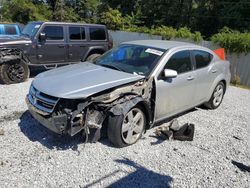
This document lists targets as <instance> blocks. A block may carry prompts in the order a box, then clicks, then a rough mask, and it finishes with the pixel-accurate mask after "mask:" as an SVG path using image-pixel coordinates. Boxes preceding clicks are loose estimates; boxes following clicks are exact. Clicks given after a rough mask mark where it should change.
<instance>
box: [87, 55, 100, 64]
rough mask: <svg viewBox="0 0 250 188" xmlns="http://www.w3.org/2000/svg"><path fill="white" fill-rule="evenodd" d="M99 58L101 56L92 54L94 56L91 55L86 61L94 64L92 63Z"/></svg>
mask: <svg viewBox="0 0 250 188" xmlns="http://www.w3.org/2000/svg"><path fill="white" fill-rule="evenodd" d="M99 56H101V54H92V55H90V56H89V57H87V59H86V60H87V61H90V62H92V61H94V60H95V59H96V58H98V57H99Z"/></svg>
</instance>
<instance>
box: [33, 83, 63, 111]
mask: <svg viewBox="0 0 250 188" xmlns="http://www.w3.org/2000/svg"><path fill="white" fill-rule="evenodd" d="M28 99H29V102H30V103H31V104H32V105H33V106H34V107H36V108H37V109H38V110H40V111H42V112H45V113H49V114H50V113H52V112H53V110H54V108H55V106H56V104H57V102H58V100H59V98H57V97H53V96H50V95H47V94H45V93H42V92H40V91H38V90H37V89H36V88H34V87H33V86H32V85H31V86H30V91H29V95H28ZM38 112H39V111H38Z"/></svg>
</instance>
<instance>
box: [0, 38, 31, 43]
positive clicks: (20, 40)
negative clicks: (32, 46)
mask: <svg viewBox="0 0 250 188" xmlns="http://www.w3.org/2000/svg"><path fill="white" fill-rule="evenodd" d="M29 43H31V40H30V38H28V37H24V36H1V37H0V45H16V44H29Z"/></svg>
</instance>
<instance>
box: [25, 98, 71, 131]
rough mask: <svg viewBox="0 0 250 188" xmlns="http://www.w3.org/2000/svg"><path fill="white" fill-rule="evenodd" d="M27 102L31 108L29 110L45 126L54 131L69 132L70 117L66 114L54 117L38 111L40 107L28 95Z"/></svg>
mask: <svg viewBox="0 0 250 188" xmlns="http://www.w3.org/2000/svg"><path fill="white" fill-rule="evenodd" d="M26 103H27V106H28V109H29V112H30V113H31V115H32V116H33V118H35V119H36V120H37V121H38V122H39V123H40V124H42V125H43V126H44V127H46V128H48V129H49V130H51V131H53V132H54V133H57V134H66V133H67V126H68V122H67V120H68V118H67V115H66V114H63V115H59V116H55V117H52V116H51V115H49V116H43V115H41V114H39V113H38V111H39V110H38V109H36V108H35V107H34V106H33V105H32V104H31V103H30V101H29V99H28V97H26Z"/></svg>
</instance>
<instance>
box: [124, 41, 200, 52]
mask: <svg viewBox="0 0 250 188" xmlns="http://www.w3.org/2000/svg"><path fill="white" fill-rule="evenodd" d="M122 44H133V45H143V46H148V47H152V48H161V49H165V50H168V49H170V48H175V47H199V48H203V47H202V46H198V45H195V44H192V43H188V42H179V41H169V40H135V41H129V42H123V43H122Z"/></svg>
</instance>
